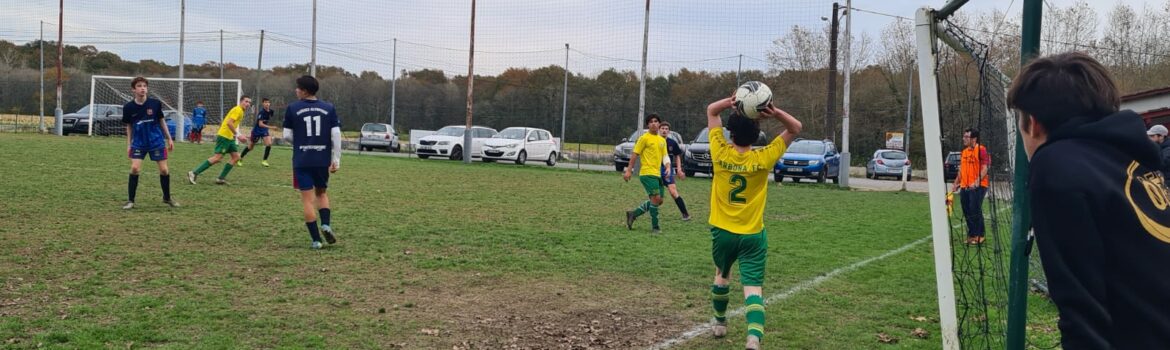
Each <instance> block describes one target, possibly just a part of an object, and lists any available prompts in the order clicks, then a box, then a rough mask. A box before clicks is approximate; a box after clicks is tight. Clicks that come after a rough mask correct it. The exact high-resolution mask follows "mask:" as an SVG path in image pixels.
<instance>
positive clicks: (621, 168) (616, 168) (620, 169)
mask: <svg viewBox="0 0 1170 350" xmlns="http://www.w3.org/2000/svg"><path fill="white" fill-rule="evenodd" d="M613 169H614V170H617V171H618V172H619V173H620V172H621V171H622V170H626V167H625V166H624V165H621V164H617V163H614V165H613Z"/></svg>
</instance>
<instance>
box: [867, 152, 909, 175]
mask: <svg viewBox="0 0 1170 350" xmlns="http://www.w3.org/2000/svg"><path fill="white" fill-rule="evenodd" d="M903 167H905V168H906V176H910V175H911V170H910V159H908V158H906V152H902V151H899V150H895V149H879V150H877V151H875V152H873V157H872V158H870V159H869V162H868V163H865V177H867V178H871V179H876V178H879V177H882V176H890V177H893V178H895V179H901V178H902V168H903Z"/></svg>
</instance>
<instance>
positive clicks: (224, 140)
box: [187, 95, 252, 185]
mask: <svg viewBox="0 0 1170 350" xmlns="http://www.w3.org/2000/svg"><path fill="white" fill-rule="evenodd" d="M251 106H252V98H251V97H248V96H247V95H244V96H243V97H240V104H238V105H236V106H235V107H233V108H232V110H231V111H228V114H227V115H226V116H224V117H223V123H220V125H219V132H218V133H216V136H215V154H213V155H211V158H207V160H205V161H203V164H199V167H197V168H195V170H193V171H188V172H187V181H189V182H191V184H192V185H194V184H195V178H197V177H199V174H201V173H203V171H204V170H207V168H210V167H211V166H212V165H215V163H219V161H220V160H222V159H223V155H224V154H231V156H232V160H231V161H230V162H228V163H227V164H224V165H223V171H222V172H220V173H219V177H218V178H216V179H215V184H217V185H226V184H228V182H227V180H225V178H227V175H228V173H230V172H231V171H232V164H236V161H239V160H240V145H239V143H236V140H239V141H240V142H248V138H247V137H245V136H244V135H241V134H240V121H242V120H244V111H245V110H247V109H248V107H251Z"/></svg>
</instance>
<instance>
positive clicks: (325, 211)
mask: <svg viewBox="0 0 1170 350" xmlns="http://www.w3.org/2000/svg"><path fill="white" fill-rule="evenodd" d="M317 213H318V214H320V216H321V224H322V225H328V224H329V208H321V210H318V211H317Z"/></svg>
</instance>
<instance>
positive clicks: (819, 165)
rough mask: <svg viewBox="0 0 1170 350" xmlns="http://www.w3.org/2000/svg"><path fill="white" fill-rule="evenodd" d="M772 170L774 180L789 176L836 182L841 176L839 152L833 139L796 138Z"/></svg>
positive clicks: (794, 178)
mask: <svg viewBox="0 0 1170 350" xmlns="http://www.w3.org/2000/svg"><path fill="white" fill-rule="evenodd" d="M772 172H773V174H774V175H775V180H776V182H781V181H784V178H785V177H790V178H792V181H794V182H800V179H816V180H817V183H824V182H825V180H832V181H833V183H837V181H839V179H840V178H841V154H840V153H837V147H836V146H835V145H833V141H830V140H805V139H796V141H793V142H792V144H791V145H788V151H786V152H785V153H784V156H782V157H780V161H778V162H776V165H775V167H773V168H772ZM847 176H848V175H847Z"/></svg>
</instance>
